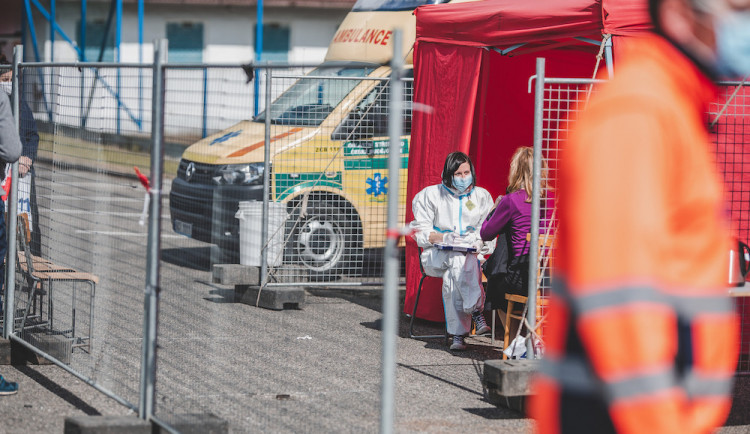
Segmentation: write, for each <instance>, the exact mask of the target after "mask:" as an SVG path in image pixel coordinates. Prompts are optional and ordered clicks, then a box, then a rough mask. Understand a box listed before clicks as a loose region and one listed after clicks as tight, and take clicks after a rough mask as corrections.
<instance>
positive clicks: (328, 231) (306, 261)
mask: <svg viewBox="0 0 750 434" xmlns="http://www.w3.org/2000/svg"><path fill="white" fill-rule="evenodd" d="M299 213H300V210H299V207H298V208H297V209H296V210H294V211H293V212H292V213H291V216H292V218H290V219H289V223H288V225H287V227H288V229H289V231H291V237H289V241H290V243H291V246H290V247H291V249H290V250H291V252H292V258H293V261H294V262H296V263H298V264H300V265H302V267H303V268H304V269H306V270H307V271H308V276H309V278H310V280H311V281H331V280H336V279H338V278H339V277H341V276H342V275H345V274H353V273H355V272H358V271H359V270H360V268H361V263H362V254H363V252H362V225H361V223H360V221H359V217H358V216H357V213H356V211H354V208H353V207H351V206H350V205H349V204H348V203H347V202H346V201H343V200H335V199H334V200H310V201H309V202H308V205H307V209H306V213H305V215H304V217H303V218H299ZM295 226H296V227H295ZM288 246H289V245H288ZM288 250H289V249H288Z"/></svg>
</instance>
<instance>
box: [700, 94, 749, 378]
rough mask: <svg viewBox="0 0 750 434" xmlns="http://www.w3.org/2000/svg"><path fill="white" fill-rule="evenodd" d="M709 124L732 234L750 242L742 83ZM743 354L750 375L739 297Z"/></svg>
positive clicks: (742, 368) (743, 302)
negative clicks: (721, 177)
mask: <svg viewBox="0 0 750 434" xmlns="http://www.w3.org/2000/svg"><path fill="white" fill-rule="evenodd" d="M707 122H708V124H709V126H710V129H709V131H710V133H711V138H712V140H713V141H714V143H715V144H716V147H715V149H714V152H715V156H716V163H717V164H718V166H719V170H720V171H721V173H722V174H723V175H724V194H725V199H726V203H727V208H728V209H729V211H730V213H731V216H732V219H731V223H732V234H734V235H735V236H736V237H737V238H738V239H739V240H740V241H743V242H745V243H747V242H750V128H749V127H750V90H748V88H747V86H744V85H740V84H739V83H725V84H724V85H723V86H721V87H720V90H719V97H718V99H717V101H716V103H714V104H712V105H711V106H710V107H709V109H708V116H707ZM735 300H736V303H737V309H738V312H739V314H740V324H741V325H740V327H741V330H740V331H741V336H740V342H741V344H740V345H741V347H740V350H741V353H740V361H739V366H738V368H737V370H738V371H739V372H743V373H750V297H737V298H736V299H735Z"/></svg>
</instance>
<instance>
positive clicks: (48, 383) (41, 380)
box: [15, 365, 101, 416]
mask: <svg viewBox="0 0 750 434" xmlns="http://www.w3.org/2000/svg"><path fill="white" fill-rule="evenodd" d="M15 368H16V369H17V370H18V371H19V372H21V373H22V374H24V375H26V376H27V377H29V378H30V379H32V380H34V381H36V382H37V383H38V384H39V385H40V386H42V387H44V388H45V389H47V390H49V391H50V392H52V393H54V394H55V395H57V396H59V397H60V398H62V399H64V400H65V401H67V402H68V403H69V404H70V405H72V406H74V407H75V408H77V409H79V410H81V411H82V412H84V413H85V414H86V415H87V416H101V413H100V412H99V411H98V410H97V409H95V408H94V407H92V406H90V405H89V404H87V403H86V402H85V401H83V400H82V399H81V398H79V397H77V396H76V395H75V394H73V393H72V392H71V391H70V390H68V389H66V388H64V387H62V386H60V385H59V384H57V383H55V382H54V381H52V380H50V379H49V378H47V377H46V376H45V375H43V374H40V373H39V372H37V371H35V370H34V369H32V368H31V367H29V366H25V365H19V366H16V367H15Z"/></svg>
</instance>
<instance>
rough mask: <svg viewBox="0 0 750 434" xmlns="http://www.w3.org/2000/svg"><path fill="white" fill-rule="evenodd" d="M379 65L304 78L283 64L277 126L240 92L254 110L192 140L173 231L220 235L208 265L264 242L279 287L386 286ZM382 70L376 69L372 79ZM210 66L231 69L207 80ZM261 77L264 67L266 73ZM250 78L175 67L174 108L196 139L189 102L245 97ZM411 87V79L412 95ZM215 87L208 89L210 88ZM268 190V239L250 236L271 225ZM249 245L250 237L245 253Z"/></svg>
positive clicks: (212, 238) (256, 250) (252, 255)
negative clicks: (266, 183) (266, 175)
mask: <svg viewBox="0 0 750 434" xmlns="http://www.w3.org/2000/svg"><path fill="white" fill-rule="evenodd" d="M375 69H376V68H374V67H370V68H363V67H342V66H338V67H320V68H318V69H316V70H315V71H312V72H310V73H309V74H308V75H304V76H303V75H299V73H298V71H297V70H290V69H286V68H285V69H281V68H279V69H276V70H274V71H273V74H272V79H271V81H270V82H269V83H268V88H269V89H270V92H271V96H272V100H273V103H272V105H271V107H272V109H271V120H270V124H271V125H270V131H268V132H266V131H265V112H264V111H262V112H261V113H260V114H259V115H258V117H257V118H256V119H254V120H253V119H251V116H249V113H250V112H251V111H252V105H251V104H252V100H251V99H250V98H247V99H244V97H243V98H239V99H237V100H236V101H238V105H237V106H236V107H235V108H236V111H237V112H239V113H242V114H244V115H245V116H244V120H241V121H235V119H237V117H238V116H237V115H236V114H235V115H234V116H228V115H227V114H226V113H225V115H223V116H222V117H221V119H222V120H226V121H227V122H226V123H225V124H224V125H223V126H219V128H222V129H221V130H220V131H218V132H215V133H214V134H209V135H208V136H207V137H206V138H204V139H202V140H199V141H197V142H196V144H194V145H193V146H192V147H190V148H188V149H187V151H186V152H185V153H184V155H183V158H182V159H181V161H180V165H179V168H178V169H177V170H176V171H175V172H172V173H173V174H174V175H176V176H175V177H174V178H173V179H172V184H171V189H170V193H169V208H170V212H171V222H172V226H173V229H174V231H175V232H177V233H181V234H185V235H187V236H189V237H190V238H192V239H194V240H197V241H201V242H203V243H208V244H210V245H211V246H212V247H211V250H210V251H208V252H207V255H206V258H207V259H208V261H209V262H210V263H238V262H239V263H242V264H245V265H254V266H259V265H260V258H261V256H262V255H261V250H266V251H267V258H268V259H267V264H268V266H269V267H270V268H269V282H270V285H274V284H275V285H299V284H306V285H316V284H321V283H323V284H325V285H332V284H333V285H361V284H380V283H381V282H382V279H381V274H382V260H381V258H382V249H383V247H384V245H385V226H386V197H387V192H388V189H390V188H393V187H392V186H391V185H390V184H389V182H388V171H387V167H386V161H387V154H386V151H387V143H388V141H387V120H388V116H387V113H386V110H387V103H388V100H389V95H388V94H389V91H388V86H387V83H388V80H387V73H388V72H387V69H386V68H380V69H378V70H377V71H375ZM373 71H375V72H374V75H375V77H368V75H372V74H373ZM187 73H190V76H191V77H192V80H191V79H190V78H189V77H188V76H186V75H185V74H187ZM204 76H209V77H224V79H219V80H217V81H216V82H211V84H210V85H208V86H207V87H206V86H205V85H203V86H204V88H203V90H200V89H199V88H197V87H196V85H195V83H194V81H196V80H198V81H199V83H201V82H203V78H202V77H204ZM230 77H231V78H230ZM255 79H262V80H265V79H266V76H265V74H264V73H262V72H261V73H258V74H256V76H255ZM264 83H265V81H264ZM199 87H200V86H199ZM250 87H251V85H249V84H247V83H246V80H245V75H244V73H242V71H241V70H240V69H239V68H236V70H230V69H226V70H218V71H217V70H214V69H212V68H208V69H207V70H205V72H203V71H197V72H196V71H186V70H184V69H175V70H171V69H169V70H168V71H167V95H166V99H167V105H166V115H167V118H168V119H169V118H172V119H177V118H179V119H180V122H181V123H180V124H179V125H180V127H181V128H182V130H183V131H185V134H186V135H191V136H192V137H195V136H196V133H197V132H199V131H200V130H201V129H202V125H203V124H205V123H206V121H205V119H200V118H199V117H198V116H190V115H189V113H190V112H192V111H193V110H192V109H191V102H192V105H193V106H195V105H200V104H201V101H205V100H207V99H208V100H211V99H212V98H213V99H215V100H222V98H218V97H212V96H211V95H212V93H213V92H217V93H219V94H220V95H243V94H244V93H245V92H246V90H245V89H247V88H250ZM412 88H413V87H412V86H411V80H408V81H407V86H406V91H405V95H404V97H405V99H406V101H407V102H408V101H411V95H412ZM206 89H208V94H207V96H205V95H204V96H201V95H202V94H201V92H206ZM243 100H244V104H243V103H242V101H243ZM228 107H229V106H224V107H222V108H221V109H222V110H227V109H228ZM409 110H410V105H407V113H406V115H405V116H406V120H405V127H406V128H405V129H406V131H405V136H404V137H403V139H402V149H401V153H402V165H401V170H402V177H401V179H402V182H401V183H400V184H401V185H399V186H398V187H397V188H400V189H401V191H402V192H403V191H405V187H406V176H405V175H406V165H407V160H408V147H409V139H408V132H409V130H410V122H409V120H410V112H409ZM197 112H200V110H198V111H197ZM175 113H183V115H184V116H175V115H174V114H175ZM209 113H212V111H209ZM215 124H216V123H215ZM176 125H177V124H175V125H172V126H171V127H170V126H169V125H168V129H170V128H171V129H175V128H176ZM216 125H217V126H218V124H216ZM191 132H192V133H191ZM266 134H268V140H269V143H270V150H271V152H270V161H269V164H270V168H271V170H270V181H271V184H270V188H271V191H270V192H264V191H263V185H262V180H263V167H264V162H265V161H264V144H265V141H266ZM167 175H168V176H170V174H169V173H168V174H167ZM264 196H266V197H268V198H269V200H270V201H271V202H272V205H271V208H272V212H271V218H270V226H269V227H268V228H267V231H268V234H269V240H270V241H269V243H268V244H267V245H266V243H265V242H262V241H261V240H260V239H258V240H249V241H243V236H244V237H245V238H248V239H250V234H251V232H252V231H255V233H260V232H261V229H262V228H259V227H258V224H259V223H260V222H261V219H260V217H261V214H260V209H261V202H262V200H263V198H264ZM240 203H243V207H242V209H240V206H239V204H240ZM403 209H405V207H402V213H401V220H402V221H403V215H404V213H403ZM238 212H239V213H238ZM243 225H244V227H245V230H243V229H242V228H243ZM208 244H207V245H208ZM240 246H245V247H246V248H245V249H244V251H243V249H241V248H240Z"/></svg>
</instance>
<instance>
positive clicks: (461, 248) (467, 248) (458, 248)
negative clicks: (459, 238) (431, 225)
mask: <svg viewBox="0 0 750 434" xmlns="http://www.w3.org/2000/svg"><path fill="white" fill-rule="evenodd" d="M434 246H435V247H436V248H438V249H439V250H452V251H454V252H466V253H475V252H476V251H477V248H476V247H474V246H472V245H469V244H448V243H435V244H434Z"/></svg>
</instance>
